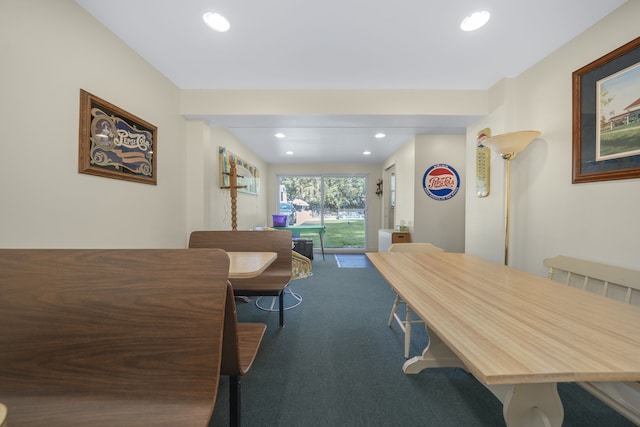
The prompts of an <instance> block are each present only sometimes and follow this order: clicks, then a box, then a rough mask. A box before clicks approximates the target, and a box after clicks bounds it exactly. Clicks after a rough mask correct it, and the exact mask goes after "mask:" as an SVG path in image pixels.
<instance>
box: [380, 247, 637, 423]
mask: <svg viewBox="0 0 640 427" xmlns="http://www.w3.org/2000/svg"><path fill="white" fill-rule="evenodd" d="M367 256H368V258H369V259H370V260H371V262H372V263H373V265H374V266H375V267H376V268H377V269H378V271H379V272H380V273H381V274H382V275H383V276H384V278H385V279H386V280H387V282H388V283H389V284H390V285H391V287H392V288H394V290H395V291H396V292H397V293H398V294H399V295H400V296H401V297H402V298H403V299H404V301H406V302H407V304H408V305H409V306H410V307H411V309H412V310H413V311H414V312H415V313H416V314H417V315H418V316H419V317H420V318H421V319H422V320H424V321H425V325H426V326H427V332H428V334H429V344H428V346H427V348H426V349H425V350H424V352H423V353H422V355H421V356H419V357H413V358H412V359H410V360H408V361H406V362H405V364H404V366H403V370H404V372H405V373H408V374H417V373H419V372H421V371H422V370H424V369H426V368H439V367H461V368H464V369H466V370H468V371H469V372H471V373H472V374H473V375H474V376H475V377H476V378H477V379H478V380H480V382H481V383H483V384H484V385H485V386H486V387H487V388H488V389H489V390H490V391H491V392H492V393H493V394H494V395H495V396H496V397H497V398H498V399H499V400H500V401H501V402H502V403H503V404H504V410H503V414H504V418H505V422H506V424H507V426H561V425H562V420H563V417H564V411H563V408H562V401H561V400H560V397H559V395H558V392H557V383H558V382H584V381H590V382H597V381H640V357H639V355H640V308H638V307H635V306H632V305H630V304H624V303H622V302H619V301H616V300H613V299H611V298H606V297H602V296H600V295H596V294H593V293H590V292H585V291H582V290H579V289H576V288H573V287H570V286H563V285H560V284H558V283H556V282H553V281H551V280H549V279H546V278H543V277H539V276H535V275H532V274H529V273H526V272H523V271H519V270H515V269H512V268H509V267H506V266H504V265H502V264H495V263H492V262H488V261H486V260H483V259H482V258H479V257H476V256H471V255H466V254H459V253H428V254H427V253H368V254H367ZM434 332H435V333H434Z"/></svg>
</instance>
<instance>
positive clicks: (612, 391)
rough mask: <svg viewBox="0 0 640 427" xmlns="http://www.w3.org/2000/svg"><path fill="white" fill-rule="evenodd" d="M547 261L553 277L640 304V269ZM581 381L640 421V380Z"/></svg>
mask: <svg viewBox="0 0 640 427" xmlns="http://www.w3.org/2000/svg"><path fill="white" fill-rule="evenodd" d="M544 265H545V266H546V267H547V268H548V274H547V277H549V278H550V279H552V280H555V281H557V282H560V283H564V284H566V285H569V286H574V287H577V288H580V289H583V290H585V291H587V292H594V293H598V294H600V295H602V296H604V297H607V298H614V299H616V300H619V301H621V302H624V303H627V304H633V305H636V306H639V307H640V271H636V270H630V269H626V268H621V267H615V266H612V265H607V264H601V263H597V262H592V261H586V260H582V259H577V258H570V257H567V256H556V257H554V258H548V259H545V260H544ZM603 320H605V319H603ZM639 357H640V355H639ZM580 385H581V386H582V387H583V388H585V389H586V390H587V391H589V392H590V393H592V394H593V395H595V396H596V397H598V398H599V399H601V400H602V401H603V402H605V403H607V404H608V405H609V406H611V407H612V408H614V409H615V410H617V411H618V412H620V413H621V414H622V415H624V416H625V417H627V418H628V419H630V420H631V421H633V422H634V423H636V424H638V425H640V383H638V382H589V383H580Z"/></svg>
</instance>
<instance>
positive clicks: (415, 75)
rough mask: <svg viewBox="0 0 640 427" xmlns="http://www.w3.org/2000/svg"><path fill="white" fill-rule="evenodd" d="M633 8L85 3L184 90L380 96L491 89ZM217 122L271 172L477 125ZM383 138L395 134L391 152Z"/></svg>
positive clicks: (354, 157)
mask: <svg viewBox="0 0 640 427" xmlns="http://www.w3.org/2000/svg"><path fill="white" fill-rule="evenodd" d="M625 1H626V0H606V1H603V0H536V1H531V0H455V1H443V0H399V1H396V2H393V3H391V2H389V1H388V0H322V1H310V0H306V1H305V0H271V1H265V0H173V1H171V0H164V1H158V0H109V1H104V0H76V2H77V3H78V4H79V5H80V6H82V7H83V8H85V9H86V10H87V11H88V12H89V13H90V14H92V15H93V16H94V17H95V18H96V19H98V20H99V21H101V22H102V23H103V24H104V25H105V26H106V27H107V28H109V29H110V30H111V31H112V32H113V33H115V34H116V35H117V36H118V37H120V38H121V39H122V40H123V41H124V42H125V43H126V44H127V45H129V46H130V47H131V48H132V49H133V50H135V51H136V52H137V53H138V54H140V55H141V56H142V57H143V58H145V59H146V60H147V61H148V62H149V63H151V64H152V65H153V66H154V67H155V68H157V69H158V70H159V71H160V72H161V73H163V74H164V75H165V76H166V77H167V78H168V79H169V80H171V81H172V82H173V83H174V84H175V85H176V86H178V87H179V88H181V89H372V90H375V89H425V90H429V89H469V90H473V89H481V90H482V89H488V88H489V87H490V86H492V85H493V84H495V83H497V82H498V81H500V80H501V79H503V78H505V77H514V76H517V75H518V74H520V73H521V72H522V71H524V70H526V69H527V68H529V67H530V66H532V65H533V64H535V63H536V62H538V61H539V60H540V59H542V58H544V57H545V56H547V55H548V54H550V53H551V52H553V51H554V50H556V49H557V48H558V47H560V46H562V45H563V44H565V43H566V42H568V41H569V40H571V39H572V38H574V37H575V36H577V35H578V34H580V33H581V32H582V31H584V30H585V29H587V28H588V27H590V26H591V25H593V24H594V23H595V22H597V21H599V20H600V19H602V18H603V17H604V16H606V15H607V14H609V13H610V12H612V11H613V10H614V9H616V8H617V7H619V6H620V5H622V4H623V3H625ZM478 9H486V10H489V11H490V12H491V14H492V17H491V20H490V21H489V23H488V24H487V26H485V27H484V28H482V29H480V30H478V31H476V32H473V33H465V32H462V31H461V30H460V29H459V24H460V21H461V20H462V18H464V16H466V15H467V14H469V13H471V12H473V11H475V10H478ZM206 10H214V11H217V12H219V13H221V14H223V15H225V16H226V17H227V18H228V19H229V20H230V22H231V29H230V30H229V31H228V32H226V33H217V32H214V31H211V30H209V29H208V28H207V27H206V26H205V25H204V23H203V21H202V13H203V12H204V11H206ZM207 119H208V120H209V121H210V123H212V124H213V125H215V126H220V127H225V128H228V129H229V130H230V131H231V132H232V133H234V134H235V135H236V136H237V137H238V139H240V140H241V141H242V142H243V143H244V144H246V145H247V146H248V147H250V148H251V149H252V150H253V151H255V152H256V153H257V154H258V155H260V156H261V157H262V158H263V159H264V160H265V161H267V162H269V163H280V162H285V163H286V162H374V163H378V162H380V161H382V160H383V159H385V158H387V157H388V156H389V155H390V154H391V153H392V152H393V151H395V150H396V149H397V148H398V147H399V146H400V145H401V144H403V143H405V142H406V141H407V140H408V139H409V138H411V137H412V136H413V135H416V134H455V133H458V134H462V133H464V130H465V127H466V126H467V125H468V124H470V123H472V122H473V121H475V120H477V117H469V116H464V117H450V116H447V117H436V116H382V117H381V116H365V115H361V116H301V115H300V116H212V117H207ZM276 132H283V133H285V134H286V135H287V138H286V139H283V140H278V139H276V138H274V137H273V135H274V134H275V133H276ZM376 132H384V133H386V134H387V138H385V139H384V141H383V143H381V142H380V141H374V139H373V135H374V134H375V133H376ZM374 144H376V145H374ZM287 149H291V150H292V151H294V155H293V156H286V155H285V154H284V151H286V150H287ZM365 149H369V150H371V151H372V154H371V155H370V156H366V157H365V156H363V155H362V151H363V150H365Z"/></svg>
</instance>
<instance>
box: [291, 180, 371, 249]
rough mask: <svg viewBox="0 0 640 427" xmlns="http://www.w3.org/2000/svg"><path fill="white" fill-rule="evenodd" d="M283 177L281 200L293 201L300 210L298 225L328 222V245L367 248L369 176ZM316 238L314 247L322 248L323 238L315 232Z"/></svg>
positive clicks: (325, 244) (325, 241) (338, 247)
mask: <svg viewBox="0 0 640 427" xmlns="http://www.w3.org/2000/svg"><path fill="white" fill-rule="evenodd" d="M279 178H280V179H279V188H280V202H290V203H292V205H293V207H294V209H295V210H296V225H302V224H319V223H320V224H324V225H325V227H326V229H327V233H326V234H325V236H324V247H325V249H350V248H351V249H352V248H363V249H364V247H365V230H366V194H367V192H366V186H367V178H366V176H360V175H349V176H280V177H279ZM305 237H312V236H311V235H309V236H305ZM313 239H314V248H319V247H320V246H319V245H320V241H319V238H318V237H317V236H314V237H313Z"/></svg>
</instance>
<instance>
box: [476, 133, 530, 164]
mask: <svg viewBox="0 0 640 427" xmlns="http://www.w3.org/2000/svg"><path fill="white" fill-rule="evenodd" d="M538 136H540V132H538V131H537V130H521V131H518V132H510V133H503V134H501V135H496V136H492V137H490V138H487V139H485V140H484V141H483V142H482V144H483V145H486V146H487V147H489V148H491V149H492V150H493V151H495V152H496V153H498V154H499V155H500V156H501V157H502V158H503V159H513V158H514V157H515V156H516V155H517V154H518V153H519V152H521V151H522V150H524V149H525V148H527V146H528V145H529V144H530V143H531V142H532V141H533V140H534V139H536V138H537V137H538Z"/></svg>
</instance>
